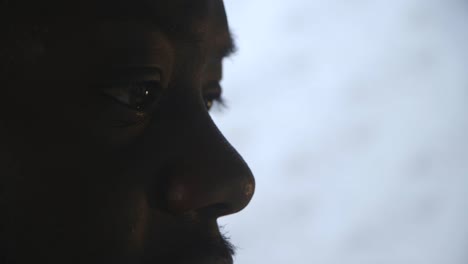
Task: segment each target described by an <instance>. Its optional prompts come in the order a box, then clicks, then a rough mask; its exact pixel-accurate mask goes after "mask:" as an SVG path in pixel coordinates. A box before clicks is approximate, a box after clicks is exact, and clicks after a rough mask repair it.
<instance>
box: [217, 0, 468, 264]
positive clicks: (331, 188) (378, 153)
mask: <svg viewBox="0 0 468 264" xmlns="http://www.w3.org/2000/svg"><path fill="white" fill-rule="evenodd" d="M225 2H226V8H227V11H228V15H229V19H230V24H231V27H232V30H233V32H234V34H235V36H236V39H237V42H238V46H239V48H240V49H239V53H238V55H237V56H236V57H235V58H233V59H232V60H228V61H227V62H226V64H225V81H224V82H223V85H224V88H225V97H226V99H227V102H228V108H227V109H224V110H222V111H219V112H216V113H214V114H213V116H214V119H215V120H216V122H217V123H218V125H219V127H220V128H221V130H222V131H223V132H224V133H225V135H226V137H227V138H228V139H229V140H230V141H231V143H233V145H234V146H235V147H236V148H237V149H238V151H239V152H240V153H241V154H242V155H243V156H244V158H245V159H246V161H247V162H248V163H249V164H250V166H251V168H252V170H253V172H254V173H255V175H256V179H257V191H256V194H255V196H254V199H253V201H252V202H251V204H250V205H249V207H248V208H247V209H245V210H244V211H243V212H241V213H239V214H238V215H234V216H229V217H226V218H223V219H221V221H220V223H221V224H222V225H226V230H228V231H229V235H230V236H231V238H232V241H233V242H234V244H236V245H238V247H239V249H238V255H237V257H236V263H238V264H260V263H262V264H263V263H265V264H285V263H288V264H289V263H291V264H309V263H310V264H312V263H314V264H315V263H317V264H396V263H398V264H466V263H468V251H467V250H466V248H467V246H468V191H467V190H468V136H467V135H468V27H467V26H466V25H468V4H467V3H466V1H462V0H392V1H388V0H385V1H384V0H382V1H380V0H372V1H371V0H288V1H284V0H225Z"/></svg>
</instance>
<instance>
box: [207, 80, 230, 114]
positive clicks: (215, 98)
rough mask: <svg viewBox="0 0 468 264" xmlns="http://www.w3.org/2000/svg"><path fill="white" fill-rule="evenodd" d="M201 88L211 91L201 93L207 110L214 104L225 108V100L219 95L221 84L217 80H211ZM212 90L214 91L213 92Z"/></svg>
mask: <svg viewBox="0 0 468 264" xmlns="http://www.w3.org/2000/svg"><path fill="white" fill-rule="evenodd" d="M203 90H208V91H212V92H211V93H209V92H208V93H204V94H203V100H204V102H205V107H206V109H207V110H208V111H209V110H210V109H212V107H213V106H214V105H216V106H217V107H218V109H219V108H221V109H223V108H226V107H227V106H226V101H225V100H224V97H223V96H222V95H221V91H222V89H221V86H220V84H219V82H211V83H208V84H207V85H206V86H205V87H204V89H203ZM213 91H214V92H213Z"/></svg>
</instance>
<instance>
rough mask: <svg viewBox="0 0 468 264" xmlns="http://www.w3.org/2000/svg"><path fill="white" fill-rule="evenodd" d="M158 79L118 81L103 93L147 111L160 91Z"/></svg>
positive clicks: (158, 96) (139, 109)
mask: <svg viewBox="0 0 468 264" xmlns="http://www.w3.org/2000/svg"><path fill="white" fill-rule="evenodd" d="M162 90H163V89H162V85H161V82H160V81H155V80H148V81H136V82H119V83H115V84H113V85H111V86H110V87H109V88H107V89H105V90H104V94H105V95H107V96H110V97H111V98H112V99H114V100H116V101H117V102H119V103H121V104H123V105H125V106H127V107H129V108H131V109H133V110H137V111H148V110H149V109H150V108H151V107H153V106H154V105H155V104H156V103H157V101H158V99H159V98H160V96H161V93H162Z"/></svg>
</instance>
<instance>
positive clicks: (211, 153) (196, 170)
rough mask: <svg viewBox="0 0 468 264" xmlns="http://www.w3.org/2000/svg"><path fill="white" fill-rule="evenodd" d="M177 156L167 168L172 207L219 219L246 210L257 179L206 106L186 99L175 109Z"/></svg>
mask: <svg viewBox="0 0 468 264" xmlns="http://www.w3.org/2000/svg"><path fill="white" fill-rule="evenodd" d="M171 124H172V125H171V126H172V128H171V129H170V130H171V131H177V132H176V134H173V135H168V136H172V137H173V138H175V140H176V142H175V144H172V150H171V152H172V153H173V157H172V158H171V161H170V162H168V166H169V167H166V168H165V170H164V171H165V173H166V174H167V175H165V177H166V178H167V185H166V186H167V192H166V194H165V196H166V202H167V209H168V210H169V211H171V212H172V213H176V214H180V213H187V212H191V211H205V212H210V213H211V214H214V215H215V216H216V217H219V216H222V215H227V214H232V213H235V212H238V211H240V210H242V209H243V208H244V207H245V206H246V205H247V204H248V203H249V201H250V200H251V198H252V196H253V192H254V188H255V182H254V178H253V175H252V172H251V171H250V169H249V167H248V166H247V164H246V163H245V162H244V160H243V159H242V157H241V156H240V155H239V154H238V153H237V151H236V150H235V149H234V148H233V147H232V146H231V145H230V144H229V142H228V141H227V140H226V139H225V137H224V136H223V135H222V133H221V132H220V131H219V129H218V128H217V127H216V125H215V124H214V122H213V120H212V119H211V117H210V116H209V114H208V113H207V111H206V109H205V108H204V105H203V104H201V103H196V102H186V103H185V104H184V105H183V106H179V107H177V110H176V111H174V112H173V116H172V122H171Z"/></svg>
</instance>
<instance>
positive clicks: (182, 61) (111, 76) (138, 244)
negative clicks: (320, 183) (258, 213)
mask: <svg viewBox="0 0 468 264" xmlns="http://www.w3.org/2000/svg"><path fill="white" fill-rule="evenodd" d="M38 2H40V1H38ZM116 2H119V1H116ZM120 2H122V1H120ZM136 2H138V1H134V2H131V1H130V2H128V6H129V10H130V11H129V14H131V13H132V12H133V11H132V10H133V9H132V8H134V6H136V5H137V4H134V3H136ZM141 2H142V3H144V4H141V6H142V7H144V8H140V9H139V10H140V12H142V14H143V13H144V14H145V15H144V16H143V15H142V16H141V17H138V16H132V15H126V16H118V15H115V14H120V13H113V14H114V15H109V16H102V17H99V16H91V15H90V16H89V17H86V19H84V18H83V16H81V17H80V16H71V15H70V16H68V15H63V16H56V17H53V18H50V17H47V19H46V18H44V19H42V20H41V19H39V18H37V17H36V19H37V20H34V21H33V20H32V19H31V20H30V21H27V20H21V19H18V20H17V21H16V20H14V19H13V20H11V21H10V22H9V23H10V30H9V31H8V30H7V29H5V32H8V34H4V36H6V37H7V40H8V41H7V42H9V43H13V44H12V45H11V47H13V48H11V49H10V51H11V54H7V55H11V58H12V59H11V60H10V61H8V63H7V61H6V60H5V61H4V62H5V63H7V64H8V65H7V67H3V68H2V69H6V70H3V71H2V79H3V80H2V83H3V87H2V95H1V99H0V101H1V102H0V103H1V106H0V110H1V114H0V117H1V119H0V147H1V150H0V159H1V161H0V210H1V213H0V215H1V219H0V263H15V264H23V263H160V264H166V263H171V264H172V263H173V264H186V263H187V264H188V263H194V264H197V263H207V264H211V263H230V261H231V254H232V249H231V247H230V246H229V244H228V243H227V242H226V241H225V240H224V239H223V238H222V236H221V234H220V231H219V229H218V225H217V222H216V221H217V218H219V217H221V216H225V215H229V214H233V213H236V212H238V211H240V210H242V209H243V208H244V207H245V206H246V205H247V204H248V202H249V201H250V199H251V197H252V195H253V191H254V180H253V176H252V173H251V172H250V169H249V168H248V166H247V165H246V164H245V163H244V161H243V160H242V158H241V157H240V156H239V154H238V153H237V152H236V151H235V150H234V149H233V147H232V146H231V145H230V144H229V143H228V142H227V141H226V139H225V138H224V137H223V135H222V134H221V133H220V131H219V130H218V129H217V128H216V126H215V124H214V123H213V121H212V120H211V118H210V116H209V113H208V110H209V108H210V107H211V104H212V103H213V101H215V100H217V99H219V98H220V95H221V87H220V85H219V82H220V80H221V77H222V68H221V65H222V59H223V57H225V56H227V55H228V54H229V53H230V52H231V51H232V50H233V44H232V40H231V37H230V34H229V31H228V25H227V21H226V16H225V11H224V7H223V3H222V1H221V0H206V1H193V0H190V1H186V0H167V1H141ZM97 9H98V8H97V7H96V10H97ZM122 10H123V11H125V8H121V9H120V11H122ZM135 10H136V8H135ZM77 14H78V13H77ZM122 14H123V13H122ZM31 21H33V22H31ZM5 28H7V27H5ZM4 46H8V45H6V44H5V45H4ZM7 57H8V56H7ZM2 58H5V56H3V57H2ZM2 261H3V262H2Z"/></svg>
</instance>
